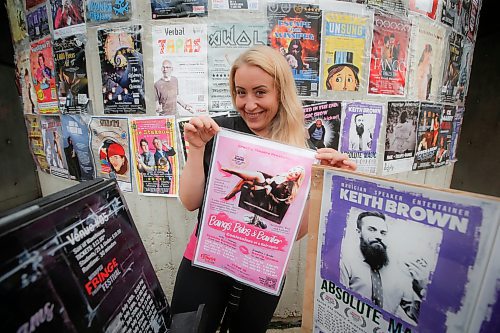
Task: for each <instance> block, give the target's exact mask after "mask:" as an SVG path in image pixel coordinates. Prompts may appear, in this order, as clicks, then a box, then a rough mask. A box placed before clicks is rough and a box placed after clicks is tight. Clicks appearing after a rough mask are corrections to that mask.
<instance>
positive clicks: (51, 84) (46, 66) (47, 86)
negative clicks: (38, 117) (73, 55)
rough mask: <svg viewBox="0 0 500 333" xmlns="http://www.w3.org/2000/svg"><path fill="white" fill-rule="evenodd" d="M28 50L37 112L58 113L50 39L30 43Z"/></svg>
mask: <svg viewBox="0 0 500 333" xmlns="http://www.w3.org/2000/svg"><path fill="white" fill-rule="evenodd" d="M30 50H31V52H30V66H31V78H32V81H33V86H34V89H35V93H36V97H37V104H38V110H39V112H40V113H42V114H50V113H58V112H59V107H58V98H57V92H56V75H55V64H54V55H53V51H52V39H51V38H50V37H46V38H44V39H40V40H38V41H36V42H32V43H31V49H30Z"/></svg>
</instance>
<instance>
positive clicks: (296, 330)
mask: <svg viewBox="0 0 500 333" xmlns="http://www.w3.org/2000/svg"><path fill="white" fill-rule="evenodd" d="M267 333H300V327H293V328H284V329H271V330H267Z"/></svg>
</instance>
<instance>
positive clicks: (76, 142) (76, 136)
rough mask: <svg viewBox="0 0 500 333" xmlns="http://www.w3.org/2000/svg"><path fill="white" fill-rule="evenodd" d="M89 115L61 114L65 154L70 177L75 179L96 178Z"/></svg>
mask: <svg viewBox="0 0 500 333" xmlns="http://www.w3.org/2000/svg"><path fill="white" fill-rule="evenodd" d="M89 121H90V116H87V115H70V114H65V115H61V123H62V135H63V143H64V148H63V149H64V156H65V157H66V162H67V163H68V171H69V177H70V178H71V179H74V180H78V181H82V180H91V179H94V162H93V161H92V153H91V151H90V139H89V128H88V123H89Z"/></svg>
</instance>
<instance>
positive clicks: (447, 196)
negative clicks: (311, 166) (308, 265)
mask: <svg viewBox="0 0 500 333" xmlns="http://www.w3.org/2000/svg"><path fill="white" fill-rule="evenodd" d="M499 213H500V202H499V201H498V200H497V199H494V198H488V197H480V196H471V195H469V194H467V193H458V192H455V193H451V192H445V191H440V190H435V189H427V188H424V187H422V186H413V185H409V184H402V183H394V182H389V181H385V180H382V179H372V178H370V177H369V176H362V175H358V174H353V173H347V172H342V171H337V170H324V180H323V193H322V204H321V213H320V221H319V230H318V248H317V258H316V280H315V293H314V332H324V333H327V332H328V333H330V332H339V333H340V332H478V331H479V330H477V329H473V325H472V324H471V317H472V315H473V314H474V313H477V308H476V301H477V294H478V293H479V291H480V290H482V289H484V287H485V285H484V283H483V276H484V274H485V272H486V269H487V268H488V265H490V263H491V262H490V261H491V260H489V256H490V252H491V251H492V244H493V241H494V239H495V233H496V231H497V229H498V225H499V219H498V216H499V215H498V214H499ZM497 276H498V275H495V274H493V277H494V278H496V277H497ZM489 289H494V288H489ZM489 298H490V299H493V300H494V296H493V297H489ZM490 303H491V302H490ZM486 312H487V310H484V311H483V312H482V313H481V314H482V318H483V319H485V318H487V313H486ZM479 324H480V322H479ZM477 326H478V325H476V326H475V327H477ZM497 329H498V327H497ZM494 331H495V332H496V331H497V330H493V331H488V332H494Z"/></svg>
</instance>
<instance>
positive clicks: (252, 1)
mask: <svg viewBox="0 0 500 333" xmlns="http://www.w3.org/2000/svg"><path fill="white" fill-rule="evenodd" d="M212 9H248V10H258V9H259V0H212Z"/></svg>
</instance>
